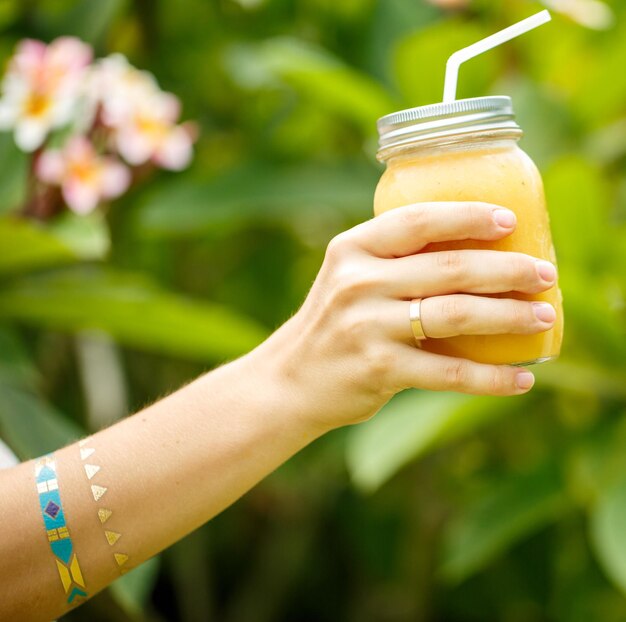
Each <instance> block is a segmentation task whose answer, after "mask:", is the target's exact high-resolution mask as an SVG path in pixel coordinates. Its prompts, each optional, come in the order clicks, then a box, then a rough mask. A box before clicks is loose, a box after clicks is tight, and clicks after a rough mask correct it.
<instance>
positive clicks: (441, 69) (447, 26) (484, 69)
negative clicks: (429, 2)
mask: <svg viewBox="0 0 626 622" xmlns="http://www.w3.org/2000/svg"><path fill="white" fill-rule="evenodd" d="M488 34H491V33H490V32H487V31H486V30H485V29H484V28H482V27H479V26H477V25H476V24H475V23H471V22H466V21H461V20H460V19H451V20H447V21H443V22H438V23H436V24H433V25H432V26H428V27H426V28H424V29H422V30H418V31H417V32H415V33H413V34H411V35H409V36H408V37H405V38H404V39H401V40H400V41H399V43H398V45H397V47H396V50H395V54H394V69H395V76H396V80H397V83H398V85H399V87H400V90H401V92H402V94H403V95H404V99H405V101H406V105H405V107H413V106H423V105H426V104H434V103H436V102H440V101H441V98H442V96H443V82H444V73H445V67H446V61H447V60H448V57H449V56H450V55H451V54H452V53H453V52H455V51H456V50H459V49H461V48H462V47H465V46H467V45H470V44H471V43H474V42H475V41H478V40H479V39H482V38H483V37H485V36H487V35H488ZM501 54H502V52H500V51H498V50H491V52H490V53H489V54H485V55H483V56H479V57H478V58H476V59H473V60H470V61H468V62H467V63H465V64H464V65H463V68H462V70H461V71H460V73H459V84H458V89H457V97H458V98H459V99H460V98H464V97H480V96H481V95H485V94H487V93H488V92H489V85H490V84H491V83H492V82H493V81H494V79H495V77H496V74H497V70H498V67H499V59H500V57H501Z"/></svg>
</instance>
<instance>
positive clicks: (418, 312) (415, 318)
mask: <svg viewBox="0 0 626 622" xmlns="http://www.w3.org/2000/svg"><path fill="white" fill-rule="evenodd" d="M409 321H410V323H411V332H412V333H413V337H414V338H415V343H416V344H417V345H418V346H420V345H421V344H420V341H423V340H424V339H428V337H426V333H425V332H424V327H423V326H422V299H421V298H415V299H414V300H411V304H410V305H409Z"/></svg>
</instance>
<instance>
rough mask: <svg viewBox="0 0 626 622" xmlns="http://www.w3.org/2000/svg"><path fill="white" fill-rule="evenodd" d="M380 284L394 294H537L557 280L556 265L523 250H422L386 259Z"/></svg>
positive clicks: (414, 296) (392, 295)
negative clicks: (515, 251)
mask: <svg viewBox="0 0 626 622" xmlns="http://www.w3.org/2000/svg"><path fill="white" fill-rule="evenodd" d="M384 271H385V275H386V277H385V278H382V279H381V286H382V287H383V288H384V290H385V294H386V295H389V296H391V297H394V298H402V299H408V298H426V297H428V296H441V295H444V294H454V293H457V292H466V293H470V294H497V293H503V292H513V291H515V292H522V293H526V294H538V293H539V292H543V291H546V290H547V289H550V288H551V287H552V286H553V285H554V284H555V282H556V276H557V275H556V268H555V267H554V265H552V264H551V263H550V262H548V261H544V260H539V259H536V258H535V257H531V256H530V255H524V254H523V253H507V252H504V251H481V250H459V251H440V252H434V253H421V254H419V255H413V256H411V257H403V258H401V259H395V260H393V261H389V262H387V265H386V266H385V268H384Z"/></svg>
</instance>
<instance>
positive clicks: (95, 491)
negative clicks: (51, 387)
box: [78, 438, 128, 574]
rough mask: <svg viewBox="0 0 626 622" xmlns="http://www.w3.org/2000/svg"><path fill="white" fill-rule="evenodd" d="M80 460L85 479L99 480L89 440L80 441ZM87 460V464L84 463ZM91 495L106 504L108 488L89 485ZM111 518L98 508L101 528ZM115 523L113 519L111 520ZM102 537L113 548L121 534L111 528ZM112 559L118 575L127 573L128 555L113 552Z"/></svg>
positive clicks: (111, 513)
mask: <svg viewBox="0 0 626 622" xmlns="http://www.w3.org/2000/svg"><path fill="white" fill-rule="evenodd" d="M78 444H79V446H80V459H81V460H82V462H83V469H84V470H85V475H86V476H87V479H88V480H89V481H90V482H91V481H92V480H93V479H94V478H96V479H99V478H100V476H101V475H102V472H101V470H102V467H101V466H100V465H99V464H97V462H98V458H97V456H96V455H94V454H95V453H96V450H95V448H94V447H88V446H87V445H90V444H91V439H89V438H86V439H83V440H82V441H80V442H79V443H78ZM87 460H88V462H86V461H87ZM90 490H91V495H92V496H93V500H94V501H95V502H96V503H98V502H100V501H102V502H103V503H106V500H105V499H104V497H105V495H106V493H107V492H108V490H109V487H108V486H103V485H101V484H97V483H95V482H94V483H90ZM112 517H113V511H112V510H109V509H108V508H106V507H104V506H99V507H98V519H99V520H100V524H101V525H102V526H103V529H104V524H105V523H106V522H107V521H108V520H109V519H112ZM112 520H113V522H115V520H114V519H112ZM104 537H105V538H106V541H107V543H108V544H109V546H110V547H113V546H115V545H116V544H117V541H118V540H119V539H120V538H121V537H122V534H121V533H119V532H118V531H113V529H112V528H109V525H107V528H106V529H104ZM113 559H114V560H115V564H116V565H117V567H118V569H119V571H120V574H125V573H127V572H128V568H126V562H127V561H128V555H126V553H120V552H113Z"/></svg>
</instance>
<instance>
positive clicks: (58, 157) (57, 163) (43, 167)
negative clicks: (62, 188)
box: [35, 149, 65, 184]
mask: <svg viewBox="0 0 626 622" xmlns="http://www.w3.org/2000/svg"><path fill="white" fill-rule="evenodd" d="M35 173H36V174H37V177H39V179H41V181H43V182H45V183H47V184H60V183H61V180H62V179H63V175H64V174H65V161H64V158H63V154H62V153H61V152H60V151H58V150H57V149H54V150H50V151H44V152H43V153H42V154H41V155H40V156H39V158H38V159H37V164H36V166H35Z"/></svg>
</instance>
